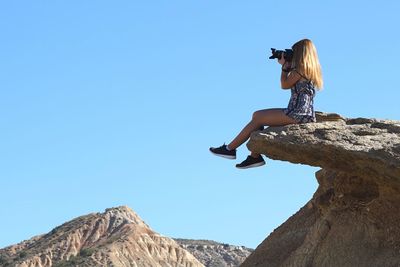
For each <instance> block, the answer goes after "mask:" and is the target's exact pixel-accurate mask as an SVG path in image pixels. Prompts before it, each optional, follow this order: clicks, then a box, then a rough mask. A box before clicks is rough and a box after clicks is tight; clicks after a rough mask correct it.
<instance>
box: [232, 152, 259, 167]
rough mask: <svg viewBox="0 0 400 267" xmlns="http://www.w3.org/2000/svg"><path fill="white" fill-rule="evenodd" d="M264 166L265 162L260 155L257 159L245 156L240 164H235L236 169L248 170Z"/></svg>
mask: <svg viewBox="0 0 400 267" xmlns="http://www.w3.org/2000/svg"><path fill="white" fill-rule="evenodd" d="M264 164H265V161H264V159H263V157H262V156H261V155H260V156H258V158H253V157H252V156H247V159H245V160H244V161H243V162H242V163H240V164H236V168H238V169H248V168H254V167H259V166H262V165H264Z"/></svg>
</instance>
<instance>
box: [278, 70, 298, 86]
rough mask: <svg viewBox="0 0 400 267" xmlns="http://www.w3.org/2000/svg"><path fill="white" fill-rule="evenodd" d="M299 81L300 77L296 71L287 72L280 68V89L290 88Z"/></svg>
mask: <svg viewBox="0 0 400 267" xmlns="http://www.w3.org/2000/svg"><path fill="white" fill-rule="evenodd" d="M300 79H301V76H300V74H298V73H297V72H296V71H290V72H287V71H285V70H284V69H283V68H282V72H281V87H282V89H290V88H292V87H293V86H294V85H295V84H296V83H297V82H298V81H299V80H300Z"/></svg>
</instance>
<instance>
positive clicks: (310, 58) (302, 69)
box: [292, 39, 323, 89]
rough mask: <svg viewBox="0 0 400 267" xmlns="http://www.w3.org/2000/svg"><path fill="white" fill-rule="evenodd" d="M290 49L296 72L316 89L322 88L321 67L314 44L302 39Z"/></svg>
mask: <svg viewBox="0 0 400 267" xmlns="http://www.w3.org/2000/svg"><path fill="white" fill-rule="evenodd" d="M292 49H293V64H294V67H295V68H296V71H297V72H299V73H300V74H301V75H302V76H304V77H305V78H307V79H308V80H311V81H312V82H313V83H314V85H315V87H316V88H318V89H321V88H322V86H323V80H322V72H321V65H320V64H319V60H318V54H317V49H316V48H315V46H314V44H313V43H312V42H311V40H309V39H303V40H300V41H298V42H297V43H295V44H294V45H293V46H292Z"/></svg>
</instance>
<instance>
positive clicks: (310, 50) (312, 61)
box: [210, 39, 323, 169]
mask: <svg viewBox="0 0 400 267" xmlns="http://www.w3.org/2000/svg"><path fill="white" fill-rule="evenodd" d="M292 49H293V58H292V60H291V61H286V60H285V58H284V55H283V53H282V56H281V58H280V59H278V62H279V64H281V65H282V72H281V87H282V89H291V97H290V101H289V104H288V107H287V108H273V109H263V110H258V111H256V112H254V113H253V117H252V119H251V121H250V122H249V123H248V124H247V125H246V126H245V127H244V128H243V130H242V131H241V132H240V133H239V134H238V136H236V138H235V139H233V141H232V142H230V143H229V144H228V145H225V144H223V145H222V146H220V147H216V148H214V147H211V148H210V151H211V153H213V154H214V155H217V156H221V157H224V158H228V159H236V148H238V147H239V146H240V145H242V144H243V143H244V142H245V141H246V140H247V139H249V137H250V134H251V133H252V132H253V131H256V130H259V129H264V126H284V125H288V124H296V123H308V122H315V121H316V119H315V113H314V107H313V99H314V95H315V89H316V88H317V89H320V88H322V84H323V81H322V74H321V67H320V64H319V60H318V55H317V50H316V48H315V46H314V44H313V43H312V42H311V40H308V39H303V40H300V41H298V42H297V43H295V44H294V45H293V46H292ZM264 164H265V161H264V159H263V157H262V156H261V155H260V154H256V153H254V152H252V153H251V154H250V155H249V156H248V157H247V158H246V159H245V160H244V161H243V162H242V163H240V164H237V165H236V167H237V168H239V169H246V168H252V167H258V166H262V165H264Z"/></svg>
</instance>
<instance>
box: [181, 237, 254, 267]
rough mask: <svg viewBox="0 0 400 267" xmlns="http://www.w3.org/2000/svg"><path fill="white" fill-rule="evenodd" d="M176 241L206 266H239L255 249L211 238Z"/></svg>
mask: <svg viewBox="0 0 400 267" xmlns="http://www.w3.org/2000/svg"><path fill="white" fill-rule="evenodd" d="M175 241H176V242H178V244H180V245H181V247H183V248H184V249H186V250H188V251H189V252H190V253H192V254H193V256H195V257H196V259H198V260H199V261H200V262H201V263H203V264H204V265H205V266H206V267H237V266H239V265H240V264H241V263H242V262H243V261H244V260H245V259H246V258H247V257H248V256H249V255H250V253H251V252H253V251H254V250H253V249H249V248H246V247H244V246H233V245H229V244H221V243H218V242H215V241H209V240H190V239H175Z"/></svg>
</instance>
